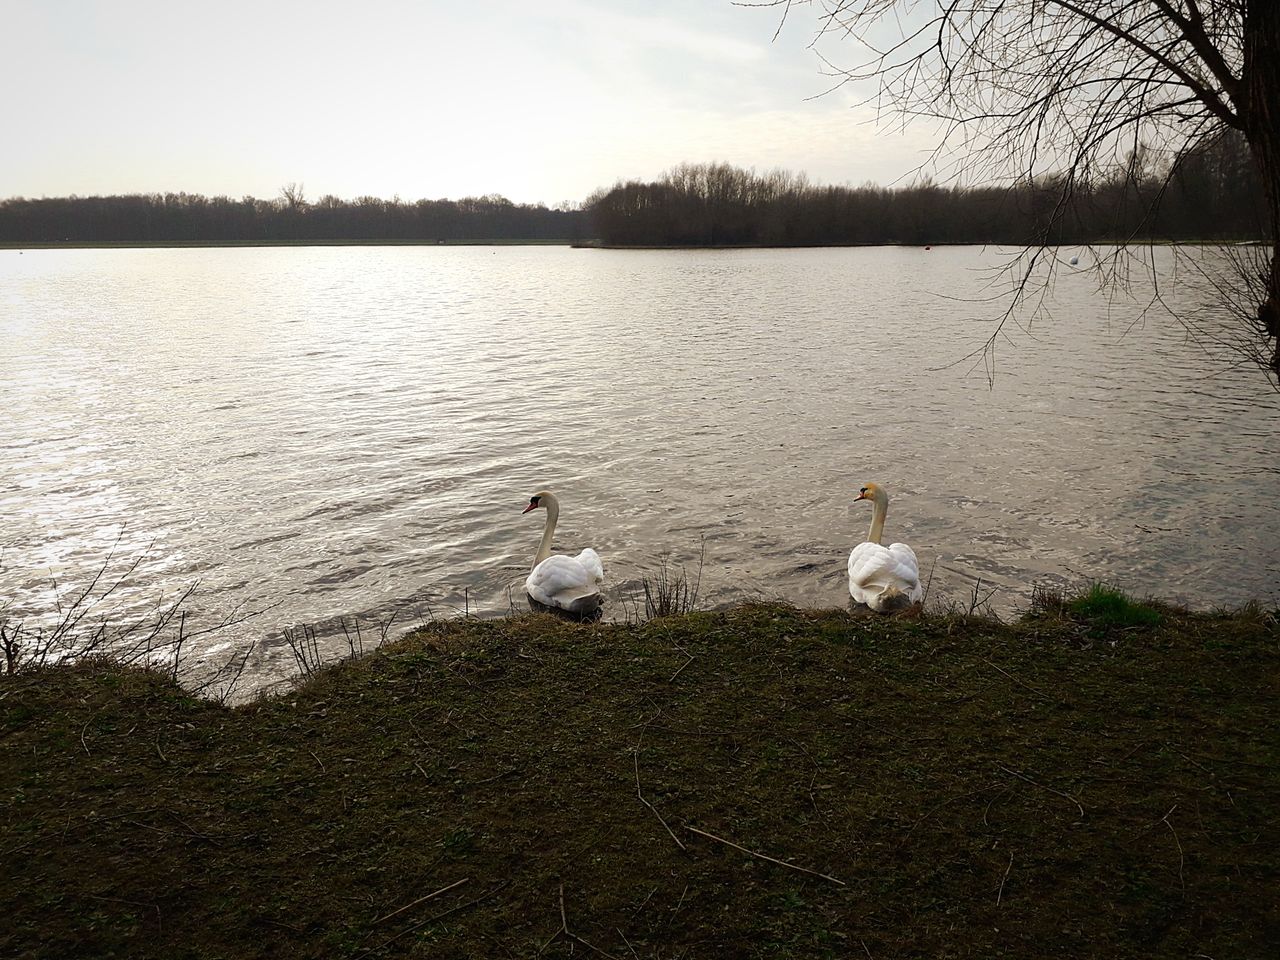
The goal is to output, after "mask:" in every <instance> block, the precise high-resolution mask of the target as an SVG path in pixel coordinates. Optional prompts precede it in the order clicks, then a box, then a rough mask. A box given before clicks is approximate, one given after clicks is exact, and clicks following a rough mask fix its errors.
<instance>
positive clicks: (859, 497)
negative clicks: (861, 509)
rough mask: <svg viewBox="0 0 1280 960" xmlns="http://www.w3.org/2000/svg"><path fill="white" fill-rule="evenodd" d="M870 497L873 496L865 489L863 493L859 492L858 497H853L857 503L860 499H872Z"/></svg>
mask: <svg viewBox="0 0 1280 960" xmlns="http://www.w3.org/2000/svg"><path fill="white" fill-rule="evenodd" d="M870 499H871V498H870V497H868V496H867V494H866V492H865V491H863V492H862V493H860V494H858V495H857V496H856V497H854V498H853V502H854V503H857V502H858V501H859V500H870Z"/></svg>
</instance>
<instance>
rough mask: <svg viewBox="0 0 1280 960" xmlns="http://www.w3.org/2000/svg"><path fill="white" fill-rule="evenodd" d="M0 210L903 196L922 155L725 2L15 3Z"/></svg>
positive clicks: (809, 56)
mask: <svg viewBox="0 0 1280 960" xmlns="http://www.w3.org/2000/svg"><path fill="white" fill-rule="evenodd" d="M0 21H2V22H5V23H6V26H7V27H8V28H9V29H8V30H7V37H6V39H5V40H4V43H5V50H4V52H5V54H6V56H4V57H0V86H2V87H3V89H5V90H6V91H7V95H6V97H4V98H3V99H0V129H4V130H5V132H6V149H5V150H4V151H0V191H4V195H17V194H23V195H28V196H39V195H42V194H43V195H59V194H69V193H79V194H89V193H114V192H134V191H151V190H160V191H165V190H189V191H193V192H201V193H211V194H212V193H226V194H230V195H232V196H240V195H242V194H254V195H258V196H271V195H274V194H275V192H276V191H277V190H278V189H279V187H280V185H281V184H283V183H287V182H299V181H300V182H303V183H305V184H306V187H307V193H308V195H310V196H312V197H315V196H318V195H320V194H322V193H334V194H337V195H338V196H343V197H351V196H357V195H360V194H374V195H379V196H388V197H389V196H392V195H399V196H401V197H402V198H405V199H416V198H419V197H432V198H434V197H460V196H463V195H466V194H478V193H502V194H505V195H507V196H509V197H510V198H512V199H513V200H517V201H521V202H529V201H544V202H548V203H556V202H560V201H564V200H568V201H578V200H581V199H583V198H585V197H586V196H587V195H588V194H589V193H590V192H591V191H592V190H594V189H596V188H598V187H601V186H608V185H609V184H612V183H613V182H614V181H615V180H618V179H626V178H634V177H640V178H651V177H655V176H657V175H658V174H659V173H661V172H662V171H663V170H665V169H667V168H669V167H670V166H673V165H674V164H677V163H681V162H686V161H687V162H702V161H707V160H724V161H728V162H731V163H735V164H738V165H740V166H744V167H756V168H757V169H761V170H763V169H769V168H772V167H784V168H787V169H791V170H793V171H796V172H807V173H808V174H809V175H810V177H811V178H812V179H814V180H817V181H823V182H837V183H842V182H854V183H859V182H862V181H864V180H867V179H873V180H877V181H880V182H889V181H892V180H894V179H895V178H897V177H899V176H901V175H902V174H904V173H906V172H907V171H909V170H910V169H912V168H913V167H914V166H915V165H917V164H918V163H919V162H920V161H921V159H922V158H923V156H924V153H925V151H926V150H927V148H928V145H929V144H928V143H927V142H926V140H927V137H925V136H924V135H923V133H922V132H921V131H920V130H909V131H908V132H907V134H906V135H902V134H900V133H895V132H892V131H887V130H885V129H879V128H876V127H875V126H874V125H869V124H867V123H866V122H865V121H866V120H867V115H866V111H865V110H859V109H851V108H850V104H851V102H852V100H851V97H850V95H849V94H848V93H846V92H844V91H838V92H836V93H833V94H831V95H830V96H827V97H820V98H819V99H817V100H806V97H810V96H812V95H813V94H815V93H817V92H819V91H820V90H822V89H823V87H824V85H825V81H824V79H823V78H822V77H821V76H820V75H819V67H818V63H817V61H816V59H815V57H814V55H813V53H812V51H809V50H807V49H806V44H807V41H808V39H809V37H808V35H807V34H806V33H805V32H804V31H803V30H795V31H790V32H784V35H783V36H781V37H780V38H779V39H778V40H777V41H776V42H774V41H773V31H774V28H775V27H776V14H774V13H768V12H762V11H759V10H745V9H742V8H736V7H733V6H732V5H731V4H730V3H729V2H728V0H650V2H648V3H646V4H635V3H628V2H623V0H614V2H608V0H593V2H587V0H545V2H541V3H532V4H531V3H528V2H526V0H490V2H488V3H486V4H484V5H466V4H458V3H456V2H454V0H425V2H413V3H411V2H407V0H367V2H366V3H364V4H362V5H360V6H359V7H358V8H357V7H355V6H353V5H350V4H348V3H341V2H336V0H316V2H310V3H303V2H299V0H278V2H273V3H270V4H261V3H257V2H251V0H225V2H224V3H222V4H219V5H217V6H213V5H208V6H205V5H200V6H195V5H186V4H173V3H169V2H161V0H115V2H106V0H81V2H74V3H73V2H71V0H50V2H48V3H34V2H30V0H0Z"/></svg>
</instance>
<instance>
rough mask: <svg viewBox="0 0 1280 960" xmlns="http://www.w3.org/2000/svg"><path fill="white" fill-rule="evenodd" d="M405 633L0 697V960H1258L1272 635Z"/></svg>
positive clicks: (49, 676) (760, 625)
mask: <svg viewBox="0 0 1280 960" xmlns="http://www.w3.org/2000/svg"><path fill="white" fill-rule="evenodd" d="M1112 640H1113V641H1114V642H1105V643H1099V642H1097V641H1096V640H1095V639H1094V638H1092V637H1091V636H1090V635H1089V624H1088V622H1087V621H1085V620H1081V619H1079V618H1078V617H1076V616H1075V615H1073V616H1069V617H1051V616H1047V615H1044V614H1041V615H1039V616H1036V617H1033V618H1029V619H1027V620H1025V621H1023V622H1019V623H1015V624H1007V625H1002V624H995V623H991V622H984V621H980V620H978V619H977V618H967V617H964V618H955V617H941V618H939V617H924V618H921V619H918V620H906V619H902V618H891V619H887V618H870V619H868V618H857V617H854V616H851V615H850V614H848V613H844V612H840V611H822V612H807V611H799V610H795V609H792V608H789V607H785V606H777V605H765V604H756V605H747V606H744V607H741V608H738V609H735V610H729V611H721V612H717V613H696V614H692V615H687V616H683V617H665V618H660V619H655V620H653V621H651V622H649V623H647V624H644V625H621V624H614V625H608V624H588V625H575V624H571V623H566V622H564V621H562V620H559V619H555V618H551V617H547V616H524V617H519V618H513V619H508V620H487V621H477V620H474V619H470V620H458V621H450V622H442V623H437V624H433V625H431V626H430V627H428V628H426V629H424V630H422V631H420V632H418V633H417V634H416V635H414V636H412V637H410V638H407V639H405V640H402V641H397V642H394V643H391V644H387V645H386V646H384V647H383V648H382V649H381V650H378V651H373V652H370V653H368V654H367V655H366V656H364V657H362V658H359V659H355V660H351V661H348V662H345V663H342V664H340V665H337V666H332V667H326V668H324V669H321V670H318V671H315V672H314V673H313V675H312V676H311V677H310V678H309V679H307V680H305V681H304V682H302V684H301V685H300V686H299V687H297V688H296V689H295V690H293V691H291V692H289V693H288V694H286V695H284V696H282V697H276V698H273V699H270V700H265V701H262V702H260V703H256V704H252V705H248V706H244V707H238V708H235V709H227V708H224V707H219V706H217V705H216V704H212V703H209V702H207V701H204V700H200V699H198V698H195V697H193V696H191V695H190V694H189V693H187V692H184V691H183V690H181V689H180V688H179V687H177V686H176V685H175V684H174V683H173V681H172V679H171V678H170V677H169V676H166V675H163V674H160V673H156V672H154V671H143V670H139V669H136V668H129V667H122V666H119V665H115V664H111V663H109V662H104V661H95V662H86V663H82V664H80V665H76V666H47V667H45V668H42V669H37V670H34V671H32V672H30V673H25V674H24V673H22V672H19V673H18V674H16V675H14V676H12V677H8V678H5V679H3V680H0V744H2V745H3V749H0V783H2V784H3V785H4V789H3V791H0V817H3V819H4V822H5V824H6V825H7V829H6V832H5V835H4V838H3V841H2V842H0V854H2V855H0V888H3V889H5V890H8V891H14V892H19V891H20V895H17V896H13V897H11V898H10V901H9V905H8V907H7V908H6V916H5V924H4V925H3V926H0V955H2V956H6V957H10V956H12V957H27V958H44V957H49V958H62V957H71V956H77V957H79V956H86V957H87V956H112V955H115V956H128V957H135V958H147V957H164V958H170V957H183V958H190V960H205V958H214V957H237V958H239V957H300V958H310V957H314V958H321V957H323V958H332V957H349V958H356V957H359V958H366V957H405V956H408V957H430V958H437V957H443V958H452V957H506V956H519V957H535V956H540V957H543V958H555V957H570V956H586V955H598V954H601V955H607V956H613V957H616V958H619V960H621V958H625V957H633V958H654V960H658V958H662V960H672V958H677V957H688V958H694V957H761V958H764V957H768V958H798V957H806V958H819V957H840V958H843V957H850V956H854V957H856V956H867V955H868V954H869V955H871V956H873V957H877V958H879V957H890V956H938V957H940V956H949V957H997V956H1018V957H1040V956H1043V957H1055V958H1057V957H1063V956H1069V957H1075V956H1106V957H1110V958H1130V957H1132V958H1137V957H1151V956H1194V955H1197V954H1202V955H1206V956H1212V957H1228V956H1267V955H1270V953H1271V952H1273V951H1272V948H1273V947H1274V944H1275V941H1276V936H1277V932H1278V931H1280V902H1278V901H1277V899H1276V897H1275V896H1274V891H1275V889H1276V886H1277V883H1278V882H1280V867H1278V866H1277V862H1276V858H1275V855H1274V851H1275V850H1276V849H1277V848H1280V732H1278V731H1277V727H1276V725H1275V723H1274V707H1275V703H1276V695H1277V692H1280V691H1278V690H1277V676H1278V674H1280V671H1278V670H1277V667H1278V666H1280V659H1278V655H1277V650H1278V648H1280V644H1278V640H1280V631H1278V628H1277V624H1276V620H1275V617H1274V615H1273V614H1271V613H1267V612H1261V611H1257V610H1254V611H1251V612H1248V613H1247V614H1246V615H1241V616H1208V615H1205V616H1191V615H1184V614H1172V615H1169V616H1166V617H1165V618H1164V619H1163V620H1162V621H1161V623H1159V624H1157V625H1146V626H1137V627H1133V628H1128V629H1126V630H1125V631H1124V632H1122V633H1119V634H1115V635H1113V637H1112Z"/></svg>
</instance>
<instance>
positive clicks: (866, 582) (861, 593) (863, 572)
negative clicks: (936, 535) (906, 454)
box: [849, 483, 924, 613]
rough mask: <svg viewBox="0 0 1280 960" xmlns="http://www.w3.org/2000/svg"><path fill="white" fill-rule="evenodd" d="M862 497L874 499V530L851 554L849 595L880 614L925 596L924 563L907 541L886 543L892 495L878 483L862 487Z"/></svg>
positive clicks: (872, 524) (872, 513)
mask: <svg viewBox="0 0 1280 960" xmlns="http://www.w3.org/2000/svg"><path fill="white" fill-rule="evenodd" d="M858 499H859V500H870V501H872V512H871V531H870V532H869V533H868V534H867V539H866V542H864V543H860V544H858V545H857V546H856V547H854V548H853V550H852V551H851V552H850V554H849V596H851V597H853V599H854V601H855V602H857V603H865V604H866V605H867V606H868V607H870V608H871V609H872V610H875V611H876V612H877V613H884V612H886V611H889V610H897V609H900V608H902V607H906V606H909V605H910V604H913V603H915V602H917V601H918V600H919V599H920V598H921V597H922V596H924V587H922V586H921V585H920V563H919V561H917V560H916V554H915V551H914V550H912V549H911V548H910V547H909V546H907V545H906V544H905V543H891V544H889V546H887V547H886V546H884V545H883V544H881V543H880V537H881V536H882V534H883V532H884V518H885V516H886V515H887V514H888V512H889V495H888V494H887V493H885V492H884V491H883V490H882V489H880V488H879V487H877V486H876V485H875V484H874V483H869V484H867V485H866V486H865V487H863V488H862V492H861V493H860V494H859V495H858Z"/></svg>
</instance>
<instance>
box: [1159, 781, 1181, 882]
mask: <svg viewBox="0 0 1280 960" xmlns="http://www.w3.org/2000/svg"><path fill="white" fill-rule="evenodd" d="M1177 809H1178V805H1177V804H1176V803H1175V804H1174V805H1173V806H1172V807H1170V808H1169V813H1166V814H1165V815H1164V816H1163V817H1161V818H1160V822H1161V823H1163V824H1164V825H1165V826H1166V827H1168V828H1169V832H1170V833H1172V834H1173V842H1174V843H1176V844H1177V845H1178V884H1179V885H1180V886H1181V887H1182V889H1183V890H1186V889H1187V881H1186V878H1185V877H1184V876H1183V867H1185V866H1186V865H1187V857H1186V855H1185V854H1184V853H1183V852H1182V841H1181V840H1179V839H1178V831H1177V830H1175V829H1173V824H1172V823H1170V822H1169V814H1171V813H1173V811H1175V810H1177Z"/></svg>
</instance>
